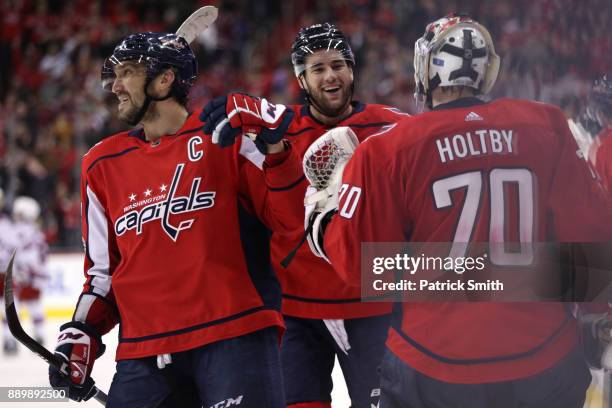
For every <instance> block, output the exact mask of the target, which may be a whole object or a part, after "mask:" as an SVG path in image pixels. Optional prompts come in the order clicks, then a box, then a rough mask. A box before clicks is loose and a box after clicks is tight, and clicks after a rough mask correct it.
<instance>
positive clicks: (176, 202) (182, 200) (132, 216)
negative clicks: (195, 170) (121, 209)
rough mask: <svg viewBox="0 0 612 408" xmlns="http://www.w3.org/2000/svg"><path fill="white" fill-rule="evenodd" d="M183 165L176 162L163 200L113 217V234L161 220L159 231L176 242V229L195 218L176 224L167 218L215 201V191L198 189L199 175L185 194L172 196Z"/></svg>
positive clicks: (120, 233)
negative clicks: (115, 217) (114, 219)
mask: <svg viewBox="0 0 612 408" xmlns="http://www.w3.org/2000/svg"><path fill="white" fill-rule="evenodd" d="M184 167H185V164H184V163H181V164H179V165H177V166H176V169H175V170H174V176H173V177H172V184H171V185H170V190H169V191H168V195H167V196H166V199H165V200H164V201H161V202H157V203H153V204H150V205H147V206H145V207H142V208H141V209H139V210H133V211H130V212H128V213H126V214H125V215H123V216H121V217H119V218H118V219H117V221H115V233H116V234H117V236H121V235H123V234H125V233H126V232H127V231H130V230H133V229H135V230H136V235H140V233H141V232H142V227H143V225H144V224H146V223H147V222H151V221H154V220H161V226H162V229H163V231H164V232H165V233H166V235H168V236H169V237H170V239H172V241H174V242H176V240H177V239H178V236H179V234H180V232H181V231H183V230H186V229H189V228H191V225H192V224H193V222H194V221H195V220H194V219H193V218H192V219H189V220H185V221H181V222H180V223H179V224H178V225H173V224H172V223H171V221H170V216H171V215H172V214H183V213H188V212H192V211H198V210H201V209H204V208H210V207H212V206H214V205H215V194H216V192H214V191H198V190H199V188H200V184H201V182H202V178H201V177H196V178H194V179H193V181H192V183H191V189H190V190H189V195H188V196H175V193H176V189H177V186H178V184H179V181H180V179H181V174H182V173H183V168H184Z"/></svg>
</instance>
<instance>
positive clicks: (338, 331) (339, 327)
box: [323, 319, 351, 355]
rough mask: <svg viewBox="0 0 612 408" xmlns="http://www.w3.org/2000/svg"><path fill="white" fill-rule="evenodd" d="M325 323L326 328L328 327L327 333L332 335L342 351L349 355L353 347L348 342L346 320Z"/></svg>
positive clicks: (324, 321) (329, 320)
mask: <svg viewBox="0 0 612 408" xmlns="http://www.w3.org/2000/svg"><path fill="white" fill-rule="evenodd" d="M323 323H325V327H327V331H329V333H330V334H331V335H332V337H333V338H334V341H335V342H336V344H337V345H338V347H339V348H340V350H342V352H343V353H344V354H347V355H348V351H349V350H350V349H351V345H350V343H349V341H348V334H346V329H345V328H344V320H342V319H324V320H323Z"/></svg>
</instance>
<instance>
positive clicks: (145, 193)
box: [144, 188, 152, 197]
mask: <svg viewBox="0 0 612 408" xmlns="http://www.w3.org/2000/svg"><path fill="white" fill-rule="evenodd" d="M151 191H152V190H151V189H150V188H147V189H146V190H145V192H144V195H145V197H150V196H151Z"/></svg>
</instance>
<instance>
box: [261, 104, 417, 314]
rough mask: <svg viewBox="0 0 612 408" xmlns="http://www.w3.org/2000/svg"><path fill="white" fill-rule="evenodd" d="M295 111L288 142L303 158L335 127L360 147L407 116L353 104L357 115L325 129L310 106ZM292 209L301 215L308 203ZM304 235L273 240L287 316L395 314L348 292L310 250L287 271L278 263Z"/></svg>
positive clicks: (302, 249)
mask: <svg viewBox="0 0 612 408" xmlns="http://www.w3.org/2000/svg"><path fill="white" fill-rule="evenodd" d="M291 108H292V109H293V110H294V111H295V117H294V119H293V121H292V122H291V125H290V126H289V129H288V130H287V132H286V133H285V137H286V138H287V139H288V140H289V141H290V142H291V144H292V146H293V148H294V149H295V150H296V152H297V153H298V154H299V156H300V157H303V156H304V153H305V152H306V150H307V149H308V147H309V146H310V145H311V144H312V143H313V142H314V141H315V140H316V139H317V138H319V137H320V136H322V135H323V134H324V133H325V132H327V131H328V130H330V129H332V128H334V127H336V126H349V127H350V128H351V129H353V131H354V132H355V133H356V135H357V137H358V138H359V140H360V141H362V140H364V139H366V138H367V137H369V136H372V135H375V134H377V133H380V132H384V131H386V130H388V129H389V128H390V127H392V126H394V125H395V123H396V122H397V121H398V120H400V119H402V118H405V117H406V116H409V115H407V114H405V113H402V112H400V111H398V110H397V109H396V108H391V107H389V106H384V105H365V104H363V103H359V102H353V113H352V114H351V115H350V116H349V117H347V118H346V119H344V120H343V121H341V122H340V123H338V124H336V125H335V126H325V125H323V124H321V123H320V122H318V121H317V120H316V119H315V118H313V117H312V116H311V115H310V112H309V110H308V106H306V105H295V106H291ZM287 181H288V180H287ZM292 205H294V206H295V207H296V208H298V207H301V208H302V211H303V209H304V197H302V198H301V199H300V200H297V201H295V202H293V203H292ZM303 234H304V231H303V229H302V230H301V231H299V232H295V233H293V234H289V235H286V234H278V233H275V234H274V235H273V236H272V259H273V262H274V266H275V268H276V270H277V275H278V277H279V279H280V281H281V287H282V290H283V309H282V310H283V314H286V315H288V316H296V317H302V318H310V319H349V318H357V317H367V316H376V315H381V314H385V313H389V312H390V311H391V306H390V304H385V303H361V302H360V299H361V291H360V289H359V288H355V287H349V286H347V285H346V283H344V282H343V281H342V280H341V279H340V277H338V276H337V275H336V274H335V273H334V271H333V270H332V268H331V266H330V265H329V264H328V263H327V262H326V261H325V260H323V259H322V258H318V257H317V256H315V255H313V253H312V252H311V251H310V248H309V247H308V245H306V244H304V245H302V246H301V247H300V249H299V250H298V251H297V253H296V255H295V257H294V258H293V260H292V261H291V263H290V264H289V266H288V267H287V268H283V267H282V266H281V265H280V262H281V261H282V260H283V259H284V258H285V257H286V256H287V254H289V253H290V252H291V251H292V250H293V249H294V248H295V247H296V246H297V245H298V243H299V242H300V239H301V238H302V236H303Z"/></svg>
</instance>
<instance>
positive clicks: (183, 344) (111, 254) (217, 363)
mask: <svg viewBox="0 0 612 408" xmlns="http://www.w3.org/2000/svg"><path fill="white" fill-rule="evenodd" d="M196 72H197V64H196V59H195V56H194V54H193V52H192V50H191V48H190V47H189V45H188V44H187V41H186V40H185V39H184V38H182V37H180V36H178V35H175V34H163V33H140V34H134V35H130V36H128V37H127V38H125V39H124V40H123V41H122V42H121V43H119V44H118V45H117V47H116V48H115V49H114V52H113V54H112V55H111V56H110V57H109V58H108V59H107V60H106V62H105V64H104V67H103V70H102V79H103V84H104V85H105V88H107V89H109V90H111V91H112V92H113V93H114V94H115V95H116V96H117V98H118V102H119V103H118V114H119V118H120V119H122V120H123V121H125V122H127V123H128V124H130V125H133V126H134V125H137V124H140V125H141V127H137V128H134V129H133V130H131V131H128V132H122V133H119V134H116V135H114V136H111V137H108V138H106V139H104V140H102V141H101V142H100V143H98V144H97V145H96V146H94V147H93V148H92V149H91V150H90V151H89V152H88V153H87V154H86V155H85V157H84V159H83V164H82V179H81V181H82V184H81V186H82V215H83V240H84V242H85V249H86V254H85V277H86V281H85V284H84V286H83V292H82V294H81V296H80V298H79V300H78V303H77V306H76V310H75V312H74V315H73V319H72V321H70V322H68V323H67V324H65V325H63V326H62V327H61V328H60V330H61V332H60V336H59V339H58V346H57V348H56V354H57V355H58V356H60V357H61V358H63V359H64V360H65V361H66V364H67V367H68V372H67V373H60V372H59V371H57V370H56V369H54V368H51V369H50V380H51V384H52V385H53V386H69V394H70V398H72V399H75V400H84V399H88V398H90V397H91V394H92V386H93V381H92V380H91V377H90V374H91V371H92V368H93V364H94V361H95V359H96V358H97V357H99V356H100V355H101V354H102V353H103V352H104V345H103V344H102V341H101V336H102V335H104V334H105V333H107V332H108V331H109V330H111V329H112V328H113V327H114V326H115V325H116V324H117V323H119V325H120V330H119V345H118V348H117V353H116V359H117V373H116V374H115V376H114V379H113V382H112V384H111V387H110V391H109V397H108V403H107V405H106V406H107V407H128V406H129V407H152V406H181V407H189V406H193V407H201V406H204V407H210V406H220V405H224V404H227V405H240V406H241V407H251V408H261V407H276V408H281V407H284V406H285V402H284V395H283V389H282V386H281V368H280V356H279V349H278V337H279V332H280V331H281V329H282V327H283V323H282V317H281V314H280V300H281V299H280V286H279V284H278V281H277V279H276V277H275V276H274V272H273V270H272V268H271V265H270V262H269V240H268V232H267V231H268V228H269V229H274V230H281V231H283V230H284V231H290V230H293V229H296V228H300V227H301V225H302V223H303V215H302V214H300V213H299V212H298V211H296V210H295V209H293V208H291V207H287V206H283V205H282V203H283V202H285V201H289V200H292V201H293V200H299V199H300V197H302V196H303V189H299V188H296V189H293V188H292V186H290V185H289V186H288V185H286V184H283V182H284V180H287V179H291V178H293V180H292V183H290V184H294V183H295V182H296V181H299V180H301V179H302V178H303V174H302V170H301V165H300V162H299V160H298V159H297V156H296V155H295V152H294V151H293V150H291V148H290V146H289V145H288V144H287V143H285V142H283V141H282V135H283V133H284V131H285V130H286V128H287V126H288V124H289V121H290V120H291V118H292V112H291V111H290V110H289V109H286V108H285V107H284V106H282V105H267V106H265V105H266V101H265V100H261V101H258V102H259V104H260V105H259V107H258V109H259V110H260V111H261V110H262V107H263V106H265V108H264V109H263V110H265V111H266V112H267V116H266V117H265V118H262V117H261V116H257V115H254V114H252V112H240V113H238V114H237V115H236V116H235V117H234V122H233V123H236V124H237V126H238V127H240V126H247V125H249V126H251V125H259V128H260V129H262V128H264V127H267V128H273V129H275V130H268V129H264V130H261V131H260V132H257V133H256V134H254V135H252V138H248V137H246V136H245V137H244V138H241V139H240V140H239V141H238V142H237V143H236V144H235V145H234V146H233V148H231V149H221V148H219V147H218V146H215V145H214V144H213V143H212V142H211V137H210V136H209V135H206V134H204V132H203V122H201V120H200V118H199V114H200V112H195V113H190V112H188V111H187V109H186V108H185V106H186V101H187V95H188V92H189V89H190V87H191V85H192V83H193V80H194V79H195V76H196ZM253 139H254V140H253ZM256 143H257V145H258V146H259V147H260V148H261V149H262V150H263V152H262V151H260V150H258V148H257V147H256ZM264 153H266V154H267V155H264ZM260 169H263V171H260ZM277 201H278V202H279V203H276V202H277ZM277 220H282V221H281V222H279V221H277ZM67 378H69V379H67ZM224 406H225V405H224Z"/></svg>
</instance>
